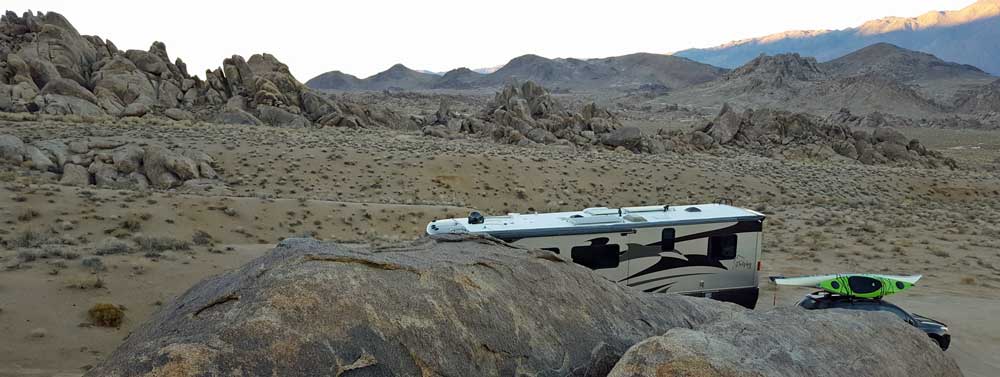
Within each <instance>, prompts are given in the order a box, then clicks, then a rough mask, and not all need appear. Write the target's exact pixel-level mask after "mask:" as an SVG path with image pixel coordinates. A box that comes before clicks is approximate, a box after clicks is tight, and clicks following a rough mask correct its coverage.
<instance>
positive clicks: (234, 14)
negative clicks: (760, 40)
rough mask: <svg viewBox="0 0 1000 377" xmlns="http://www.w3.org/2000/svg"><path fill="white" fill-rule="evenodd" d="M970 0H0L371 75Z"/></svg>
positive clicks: (196, 46) (175, 50) (92, 24)
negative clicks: (398, 67) (392, 69)
mask: <svg viewBox="0 0 1000 377" xmlns="http://www.w3.org/2000/svg"><path fill="white" fill-rule="evenodd" d="M972 2H973V0H878V1H872V0H839V1H829V0H823V1H812V0H753V1H746V0H742V1H720V0H700V1H668V0H659V1H638V0H636V1H632V0H615V1H605V2H600V1H589V0H572V1H562V0H560V1H544V0H530V1H528V0H503V1H475V0H465V1H461V0H423V1H420V0H417V1H412V0H411V1H399V2H392V1H384V0H364V1H300V0H280V1H275V0H269V1H211V0H209V1H191V0H172V1H139V0H132V1H128V0H105V1H102V0H95V1H83V0H3V6H4V7H5V8H6V9H8V10H13V11H15V12H17V13H19V14H20V13H22V12H24V11H25V10H27V9H29V8H30V9H32V10H36V11H37V10H42V11H56V12H59V13H62V14H63V15H65V16H66V17H67V18H69V20H70V22H72V23H73V25H75V26H76V28H77V30H78V31H80V33H82V34H91V35H98V36H101V37H102V38H106V39H110V40H111V41H113V42H114V43H115V44H116V45H117V46H118V48H119V49H122V50H125V49H143V50H145V49H148V48H149V45H150V44H151V43H152V42H153V41H156V40H159V41H163V42H165V43H166V45H167V51H168V52H169V53H170V56H171V58H175V57H178V56H179V57H181V58H182V59H184V61H185V62H186V63H187V65H188V70H189V71H190V72H191V73H197V74H198V75H199V76H203V72H204V70H205V69H206V68H215V67H218V66H219V65H220V64H221V63H222V59H223V58H225V57H228V56H230V55H232V54H240V55H243V56H244V57H249V56H250V55H252V54H254V53H259V52H270V53H272V54H274V55H276V56H277V57H278V59H280V60H281V61H283V62H284V63H286V64H288V65H289V67H290V68H291V70H292V73H293V74H295V76H296V77H297V78H298V79H299V80H300V81H303V82H304V81H306V80H308V79H309V78H311V77H313V76H315V75H317V74H319V73H322V72H325V71H330V70H340V71H344V72H347V73H350V74H354V75H356V76H359V77H366V76H369V75H372V74H374V73H377V72H379V71H382V70H385V69H386V68H388V67H389V66H391V65H393V64H395V63H403V64H405V65H406V66H408V67H410V68H413V69H427V70H433V71H446V70H449V69H452V68H457V67H463V66H464V67H469V68H473V69H474V68H481V67H491V66H496V65H501V64H504V63H506V62H507V61H508V60H510V59H511V58H513V57H516V56H519V55H523V54H527V53H533V54H538V55H542V56H545V57H549V58H556V57H577V58H597V57H607V56H615V55H624V54H628V53H633V52H655V53H670V52H673V51H677V50H682V49H685V48H689V47H709V46H714V45H717V44H720V43H724V42H728V41H730V40H735V39H743V38H749V37H755V36H761V35H765V34H770V33H776V32H781V31H785V30H790V29H842V28H846V27H853V26H857V25H859V24H861V23H862V22H864V21H866V20H869V19H873V18H880V17H884V16H916V15H919V14H921V13H924V12H926V11H930V10H951V9H960V8H962V7H964V6H966V5H968V4H971V3H972Z"/></svg>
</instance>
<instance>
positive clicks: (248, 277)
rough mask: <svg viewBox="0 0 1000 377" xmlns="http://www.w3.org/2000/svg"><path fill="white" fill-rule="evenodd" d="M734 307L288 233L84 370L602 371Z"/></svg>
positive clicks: (571, 275)
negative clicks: (656, 338) (629, 352)
mask: <svg viewBox="0 0 1000 377" xmlns="http://www.w3.org/2000/svg"><path fill="white" fill-rule="evenodd" d="M740 310H742V309H740V308H738V307H736V306H735V305H730V304H722V303H718V302H712V301H707V300H703V299H695V298H688V297H682V296H663V295H651V294H644V293H638V292H631V291H627V290H626V289H624V288H622V287H621V286H619V285H616V284H614V283H612V282H610V281H607V280H604V279H603V278H601V277H599V276H597V275H595V274H593V273H592V272H591V271H590V270H588V269H586V268H584V267H580V266H578V265H575V264H572V263H566V262H563V261H561V260H560V259H558V258H556V257H555V256H553V255H552V254H550V253H549V252H545V251H537V250H536V251H529V250H524V249H518V248H513V247H510V246H507V245H505V244H502V243H498V242H494V241H491V240H485V239H478V240H466V241H462V242H437V241H432V240H423V241H419V242H418V243H416V244H413V245H410V246H407V247H401V248H393V249H385V250H377V251H372V250H352V249H349V248H347V247H344V246H339V245H335V244H323V243H320V242H317V241H313V240H302V239H293V240H286V241H283V242H282V243H281V244H279V245H278V247H277V248H275V249H274V250H273V251H271V252H270V253H269V254H267V255H265V256H263V257H261V258H258V259H257V260H255V261H253V262H250V263H249V264H247V265H245V266H243V267H242V268H240V269H238V270H235V271H232V272H229V273H226V274H223V275H220V276H217V277H213V278H209V279H207V280H205V281H203V282H201V283H199V284H197V285H196V286H195V287H193V288H191V289H190V290H189V291H188V292H187V293H185V294H184V295H183V296H181V297H180V298H178V299H177V300H176V301H175V302H173V303H171V304H170V305H167V306H165V307H164V308H163V309H162V310H161V311H160V312H158V313H157V314H156V315H154V317H153V318H152V319H151V320H150V321H149V322H148V323H147V324H146V325H144V326H143V327H142V328H140V329H138V330H137V331H135V332H133V333H132V334H131V335H130V336H129V337H128V339H127V340H126V341H125V343H124V344H123V345H122V346H120V347H119V348H118V350H116V351H115V352H114V353H113V354H112V355H110V357H108V358H107V359H106V360H105V361H104V362H103V363H101V364H100V365H99V366H97V367H96V368H94V369H93V370H91V371H90V372H89V373H88V375H89V376H154V375H174V374H171V373H176V375H187V376H222V375H226V376H230V375H243V376H262V375H280V376H315V375H331V376H335V375H348V374H344V373H346V372H350V374H349V375H351V376H420V375H424V376H498V375H500V376H512V375H541V376H567V375H577V376H604V375H606V374H607V373H608V371H610V369H611V367H612V366H613V365H614V363H615V362H616V361H617V360H618V358H619V357H620V355H621V354H622V353H623V352H624V351H625V350H626V349H627V348H628V347H630V346H631V345H633V344H635V343H637V342H638V341H640V340H642V339H645V338H648V337H650V336H653V335H657V334H662V333H664V332H666V331H668V330H669V329H671V328H675V327H690V326H692V325H696V324H701V323H705V322H709V321H713V320H715V319H717V318H718V317H720V315H722V314H729V313H732V312H736V311H740Z"/></svg>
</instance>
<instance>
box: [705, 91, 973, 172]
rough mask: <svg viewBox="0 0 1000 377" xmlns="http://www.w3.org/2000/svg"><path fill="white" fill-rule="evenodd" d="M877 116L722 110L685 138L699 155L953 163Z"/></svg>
mask: <svg viewBox="0 0 1000 377" xmlns="http://www.w3.org/2000/svg"><path fill="white" fill-rule="evenodd" d="M885 125H886V121H885V119H884V118H882V117H880V116H878V114H874V115H871V116H866V117H856V116H853V115H851V114H850V113H849V112H847V111H846V110H841V111H840V112H839V113H836V114H834V115H832V116H830V117H828V118H827V119H823V118H820V117H817V116H813V115H809V114H804V113H792V112H788V111H782V110H773V109H767V108H765V109H757V110H753V109H747V110H744V111H742V112H740V111H736V110H734V109H733V108H732V107H730V106H729V105H724V106H723V107H722V110H721V111H720V112H719V115H718V116H716V117H715V119H714V120H712V121H711V122H710V123H708V124H707V125H706V126H704V127H702V128H701V129H699V130H696V131H694V132H691V133H690V134H688V135H687V142H688V143H689V144H690V145H691V146H693V147H694V148H696V149H699V150H711V149H713V148H718V147H727V148H740V149H743V150H749V151H752V152H755V153H758V154H761V155H765V156H772V157H781V158H789V159H816V160H831V159H847V160H856V161H860V162H861V163H864V164H898V165H909V166H921V167H931V168H933V167H951V168H955V167H956V164H955V161H954V160H952V159H949V158H946V157H943V156H942V155H941V154H940V153H938V152H935V151H932V150H928V149H927V148H925V147H924V146H923V145H922V144H921V143H920V141H919V140H916V139H909V138H907V137H906V136H904V135H903V134H902V133H900V132H899V131H897V130H895V129H893V128H889V127H880V126H885ZM852 126H854V127H856V126H875V127H879V128H876V129H875V131H874V132H872V133H869V132H867V131H864V130H852V128H851V127H852Z"/></svg>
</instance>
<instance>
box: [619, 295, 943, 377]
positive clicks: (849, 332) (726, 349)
mask: <svg viewBox="0 0 1000 377" xmlns="http://www.w3.org/2000/svg"><path fill="white" fill-rule="evenodd" d="M961 375H962V373H961V371H959V369H958V365H956V364H955V361H954V360H952V359H951V358H950V357H948V356H945V354H944V352H942V351H941V350H940V349H939V348H938V347H937V345H936V344H934V343H933V342H932V341H931V340H930V338H928V337H927V335H925V334H924V333H923V332H921V331H920V330H917V329H916V328H914V327H912V326H909V325H907V324H906V323H904V322H903V321H900V320H899V318H898V317H896V316H894V315H892V314H889V313H858V312H848V311H841V310H817V311H809V312H806V311H805V310H803V309H799V308H794V307H792V308H787V307H786V308H777V309H773V310H769V311H767V312H754V311H744V312H740V313H736V314H735V315H734V316H733V317H732V318H727V319H726V320H724V321H719V322H715V323H711V324H708V325H707V326H700V327H699V326H696V328H695V329H685V328H675V329H672V330H670V331H668V332H667V333H666V334H664V335H663V336H657V337H653V338H650V339H647V340H645V341H643V342H641V343H639V344H637V345H635V346H634V347H632V348H631V349H629V351H628V352H626V353H625V355H624V356H622V359H621V361H619V362H618V364H617V365H616V366H615V368H614V370H613V371H612V372H611V374H610V375H609V376H611V377H639V376H703V377H751V376H754V377H755V376H760V377H764V376H768V377H771V376H775V377H781V376H820V377H822V376H830V377H835V376H886V377H890V376H899V377H912V376H926V377H934V376H961Z"/></svg>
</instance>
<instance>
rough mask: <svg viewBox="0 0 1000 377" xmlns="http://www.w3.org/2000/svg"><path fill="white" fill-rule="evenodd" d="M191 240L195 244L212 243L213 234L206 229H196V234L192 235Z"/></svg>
mask: <svg viewBox="0 0 1000 377" xmlns="http://www.w3.org/2000/svg"><path fill="white" fill-rule="evenodd" d="M191 241H192V242H194V244H195V245H208V244H210V243H212V235H211V234H208V232H206V231H204V230H196V231H195V232H194V235H193V236H191Z"/></svg>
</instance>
